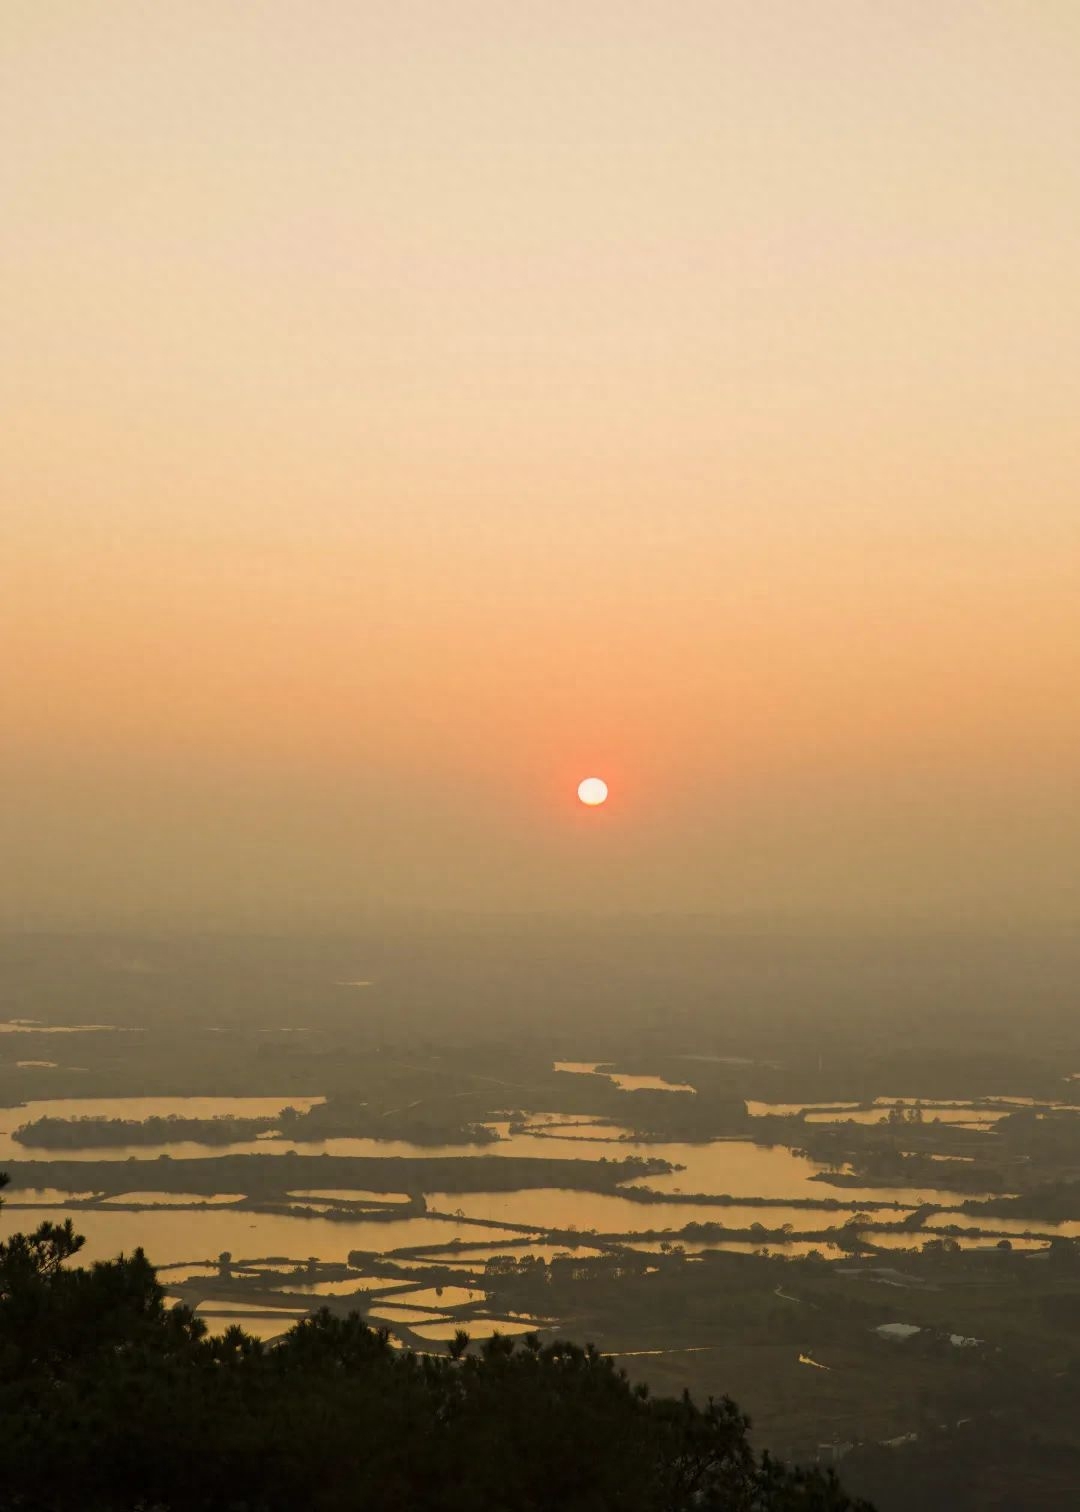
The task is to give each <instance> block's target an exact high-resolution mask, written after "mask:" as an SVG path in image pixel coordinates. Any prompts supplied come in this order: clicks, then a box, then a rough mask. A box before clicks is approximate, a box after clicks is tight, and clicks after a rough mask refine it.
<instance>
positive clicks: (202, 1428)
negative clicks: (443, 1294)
mask: <svg viewBox="0 0 1080 1512" xmlns="http://www.w3.org/2000/svg"><path fill="white" fill-rule="evenodd" d="M80 1244H81V1240H80V1239H79V1238H78V1237H77V1236H76V1235H75V1234H74V1232H73V1230H72V1227H71V1224H70V1222H68V1223H67V1224H65V1225H63V1226H58V1225H53V1224H43V1225H42V1226H41V1228H40V1229H39V1230H38V1231H37V1232H36V1233H35V1234H33V1235H30V1236H24V1235H15V1236H14V1237H13V1238H12V1239H10V1240H9V1241H8V1242H7V1243H6V1244H2V1245H0V1415H2V1432H3V1447H4V1452H3V1455H2V1457H0V1507H2V1508H4V1509H15V1508H24V1509H31V1508H33V1509H41V1512H60V1509H64V1512H67V1509H73V1508H79V1509H83V1512H121V1509H124V1512H188V1509H190V1512H195V1509H200V1512H211V1509H221V1512H279V1509H280V1512H286V1509H288V1512H295V1509H298V1508H304V1509H312V1512H391V1509H395V1512H397V1509H401V1512H405V1509H427V1508H430V1509H433V1512H435V1509H437V1512H466V1509H468V1512H517V1509H521V1512H547V1509H550V1512H556V1509H558V1512H607V1509H618V1512H682V1509H687V1512H689V1509H691V1508H693V1509H699V1512H719V1509H724V1512H845V1509H847V1512H854V1509H856V1507H863V1508H865V1507H866V1506H867V1504H866V1503H858V1504H856V1503H855V1502H853V1501H851V1500H850V1499H849V1498H848V1497H847V1496H845V1495H844V1493H843V1492H842V1490H841V1489H840V1487H839V1486H838V1485H837V1483H836V1481H835V1479H834V1478H833V1477H832V1476H831V1475H821V1474H819V1473H818V1472H816V1471H815V1472H801V1471H798V1470H794V1469H790V1468H788V1467H785V1466H782V1465H780V1464H777V1463H775V1462H772V1461H770V1460H769V1459H768V1458H767V1457H766V1458H764V1459H759V1458H757V1457H756V1456H755V1454H754V1452H753V1450H752V1449H751V1447H750V1445H749V1443H748V1441H747V1436H746V1430H747V1421H746V1419H745V1418H744V1417H743V1416H742V1415H741V1414H740V1412H739V1411H738V1409H737V1408H736V1406H735V1404H734V1403H733V1402H731V1401H730V1400H729V1399H727V1398H726V1397H725V1398H723V1399H722V1400H720V1401H710V1402H709V1403H708V1405H707V1406H705V1407H704V1408H699V1407H697V1406H695V1405H694V1403H693V1402H692V1401H691V1400H690V1398H689V1397H688V1396H685V1397H683V1399H682V1400H679V1401H676V1400H653V1399H650V1397H649V1396H648V1393H647V1391H646V1390H645V1389H644V1388H641V1387H636V1388H635V1387H632V1386H631V1385H630V1383H629V1381H628V1380H627V1378H626V1376H625V1374H624V1373H623V1372H622V1371H620V1370H618V1369H616V1368H615V1366H614V1365H613V1363H612V1362H611V1361H610V1360H609V1359H607V1358H605V1357H604V1356H601V1355H600V1354H598V1353H597V1352H596V1351H595V1350H594V1349H593V1348H592V1347H591V1346H590V1347H588V1348H586V1349H580V1348H578V1347H576V1346H575V1345H573V1344H568V1343H555V1344H551V1345H546V1346H542V1345H541V1344H540V1342H539V1340H538V1339H536V1338H535V1337H529V1338H526V1339H525V1341H524V1342H523V1343H522V1344H520V1345H519V1346H517V1347H515V1344H514V1343H513V1342H512V1341H511V1340H508V1339H502V1338H499V1337H498V1336H496V1337H495V1338H494V1339H492V1340H491V1341H490V1342H489V1343H488V1344H487V1345H485V1346H484V1348H483V1349H482V1350H481V1351H480V1353H479V1354H470V1353H469V1351H468V1345H467V1341H466V1340H465V1338H464V1336H460V1335H459V1338H458V1340H457V1341H456V1343H455V1346H454V1348H453V1350H452V1352H451V1356H417V1355H413V1354H411V1353H403V1352H400V1351H396V1350H394V1349H393V1348H392V1347H391V1346H390V1343H389V1340H388V1336H387V1333H386V1331H385V1330H383V1329H379V1330H376V1329H372V1328H369V1327H368V1326H367V1325H366V1324H365V1323H364V1322H363V1321H362V1320H361V1319H360V1317H359V1316H357V1315H356V1314H355V1313H353V1314H351V1315H350V1316H348V1317H347V1318H337V1317H333V1316H332V1315H331V1314H330V1313H329V1312H328V1311H325V1310H324V1311H322V1312H320V1313H318V1314H316V1315H315V1316H314V1317H312V1318H310V1319H306V1320H305V1321H304V1322H302V1323H300V1324H298V1325H297V1326H296V1327H294V1328H292V1329H291V1330H290V1332H289V1333H288V1334H287V1335H286V1336H285V1338H284V1339H283V1340H282V1341H281V1342H280V1343H279V1344H277V1345H275V1346H273V1347H266V1346H264V1345H262V1344H260V1343H259V1342H258V1341H257V1340H255V1339H252V1338H250V1337H248V1336H247V1335H245V1334H244V1333H243V1332H242V1331H241V1329H239V1328H231V1329H229V1330H228V1331H227V1332H226V1333H225V1334H223V1335H222V1336H220V1337H214V1338H211V1337H208V1336H207V1335H206V1332H205V1328H204V1325H203V1324H202V1323H201V1322H200V1321H199V1320H198V1319H196V1318H195V1317H194V1315H193V1314H192V1313H191V1312H190V1310H189V1309H187V1308H184V1307H174V1308H171V1309H168V1310H167V1309H165V1308H164V1307H163V1305H162V1295H163V1293H162V1289H161V1287H160V1286H159V1285H158V1283H157V1280H156V1277H155V1274H154V1270H153V1268H152V1266H151V1265H150V1264H149V1262H148V1261H147V1260H146V1258H145V1257H144V1255H143V1254H142V1252H141V1251H138V1250H137V1251H136V1252H135V1254H134V1255H132V1256H130V1257H128V1258H120V1259H118V1260H115V1261H110V1262H108V1263H105V1264H96V1265H93V1266H91V1267H90V1268H88V1269H80V1268H76V1267H73V1266H69V1265H66V1264H65V1261H67V1260H69V1259H70V1258H71V1256H72V1255H74V1254H75V1253H76V1252H77V1250H78V1247H79V1245H80Z"/></svg>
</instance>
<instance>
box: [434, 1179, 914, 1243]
mask: <svg viewBox="0 0 1080 1512" xmlns="http://www.w3.org/2000/svg"><path fill="white" fill-rule="evenodd" d="M428 1200H429V1203H430V1205H431V1206H432V1208H434V1209H436V1210H437V1211H439V1212H441V1213H458V1212H460V1213H463V1214H464V1215H465V1217H467V1218H481V1219H493V1220H495V1221H497V1222H501V1223H518V1224H522V1225H531V1226H533V1227H536V1228H543V1229H556V1230H562V1231H564V1232H569V1231H572V1230H577V1231H578V1232H579V1233H585V1232H588V1231H590V1230H595V1231H596V1232H597V1233H600V1234H633V1233H643V1232H647V1231H649V1230H657V1231H659V1230H665V1229H680V1228H683V1227H684V1226H685V1225H686V1224H688V1223H717V1224H721V1225H722V1226H723V1227H725V1228H736V1229H738V1228H750V1227H751V1225H753V1224H760V1225H761V1226H762V1227H764V1228H770V1229H777V1228H781V1227H782V1226H783V1225H784V1224H785V1223H790V1224H791V1225H792V1227H793V1228H794V1229H795V1230H796V1231H813V1230H815V1229H825V1228H834V1227H835V1228H838V1227H839V1226H840V1225H841V1224H842V1223H843V1222H844V1221H845V1219H846V1218H847V1217H848V1216H849V1214H848V1213H847V1212H846V1211H842V1210H841V1211H835V1210H829V1209H826V1208H799V1207H784V1206H782V1205H777V1206H774V1207H756V1206H749V1205H748V1206H741V1205H730V1206H728V1205H724V1206H716V1207H711V1206H707V1205H705V1204H704V1203H691V1202H664V1203H644V1202H633V1201H632V1200H631V1199H630V1198H629V1197H618V1196H614V1195H609V1194H607V1193H597V1192H572V1191H565V1190H562V1189H560V1188H551V1187H549V1188H543V1187H541V1188H538V1189H537V1190H535V1191H528V1192H468V1193H462V1192H433V1193H431V1195H430V1197H429V1199H428ZM906 1211H908V1210H907V1209H901V1210H900V1211H899V1212H897V1214H896V1216H897V1217H902V1216H903V1214H904V1212H906ZM890 1216H891V1215H890Z"/></svg>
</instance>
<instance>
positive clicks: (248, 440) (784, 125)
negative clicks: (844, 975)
mask: <svg viewBox="0 0 1080 1512" xmlns="http://www.w3.org/2000/svg"><path fill="white" fill-rule="evenodd" d="M1078 78H1080V7H1078V6H1077V5H1076V3H1075V0H1039V3H1037V4H1031V3H1020V0H997V3H993V0H982V3H972V0H944V3H943V0H888V3H880V4H878V3H869V0H859V3H854V0H708V3H704V0H701V3H699V0H678V3H675V4H672V3H670V0H668V3H650V4H645V3H639V0H618V3H616V0H578V3H569V0H545V3H536V0H500V3H494V0H476V3H466V0H423V3H421V0H319V3H318V4H312V3H310V0H258V3H252V4H229V3H222V0H158V3H154V4H147V3H145V0H139V3H133V0H5V3H4V5H3V15H2V18H0V141H2V142H3V146H2V148H0V158H2V182H0V203H2V206H3V209H2V234H0V308H2V311H3V323H2V328H0V330H2V341H0V414H2V416H3V422H2V423H3V432H2V439H0V500H2V503H0V509H2V520H3V537H2V539H3V547H2V570H3V578H4V583H3V588H2V592H0V658H2V663H0V671H2V689H0V704H2V708H0V810H2V825H0V850H2V854H3V858H4V864H3V867H2V868H0V921H3V920H9V921H12V922H17V923H18V922H38V921H42V920H48V919H50V918H56V919H106V918H110V919H111V918H117V919H119V918H131V919H136V918H139V917H144V916H145V917H147V918H149V917H155V918H157V917H177V918H184V917H189V916H193V915H196V916H199V917H200V918H206V919H213V920H219V921H224V922H228V921H231V920H243V921H246V922H263V921H266V922H270V921H278V920H281V919H287V918H290V917H293V918H296V919H298V920H300V919H303V921H305V922H311V921H318V920H320V919H326V920H328V921H329V920H333V921H334V922H342V921H347V920H348V918H349V917H350V916H352V915H354V914H355V913H356V912H358V911H361V910H364V909H368V908H379V907H382V906H384V905H389V906H393V907H400V906H406V907H417V906H418V907H436V908H438V907H443V906H451V907H467V908H481V909H486V908H504V907H505V908H514V909H517V908H526V909H554V910H563V909H572V910H576V909H608V908H646V909H658V908H659V909H673V910H679V909H694V910H714V909H715V910H718V911H724V912H728V911H744V910H748V911H762V910H764V911H767V912H777V913H788V912H795V913H800V912H816V911H836V912H840V913H856V914H866V915H868V916H883V915H884V916H889V915H895V914H900V915H908V914H930V915H934V914H944V915H946V916H950V917H951V916H970V915H975V916H977V917H993V918H1000V917H1004V918H1008V917H1010V916H1016V917H1020V916H1022V917H1024V918H1032V917H1035V918H1038V917H1040V916H1045V917H1047V918H1052V917H1057V916H1060V915H1063V914H1064V915H1068V914H1069V913H1075V910H1076V908H1077V907H1078V906H1080V877H1078V871H1077V856H1078V854H1080V806H1078V800H1077V795H1078V791H1080V786H1078V783H1080V488H1078V483H1080V276H1078V269H1080V167H1078V164H1080V153H1078V144H1080V89H1078V87H1077V79H1078ZM590 772H597V773H599V774H600V775H602V776H604V777H606V778H607V779H608V781H609V783H610V785H611V791H612V798H611V801H610V802H609V804H608V806H607V808H606V809H604V810H602V811H596V812H586V811H585V810H583V809H581V807H580V806H579V805H577V804H576V802H575V801H574V797H573V792H574V787H575V785H576V783H577V780H578V779H579V777H582V776H584V775H586V774H588V773H590Z"/></svg>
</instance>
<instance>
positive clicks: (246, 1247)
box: [0, 1204, 498, 1279]
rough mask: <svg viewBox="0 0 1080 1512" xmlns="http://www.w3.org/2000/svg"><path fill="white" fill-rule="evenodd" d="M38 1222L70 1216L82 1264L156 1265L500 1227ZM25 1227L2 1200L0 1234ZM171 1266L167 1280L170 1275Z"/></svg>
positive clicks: (236, 1214)
mask: <svg viewBox="0 0 1080 1512" xmlns="http://www.w3.org/2000/svg"><path fill="white" fill-rule="evenodd" d="M36 1211H37V1218H38V1221H39V1222H40V1221H44V1220H48V1221H50V1222H53V1223H63V1222H64V1221H65V1220H66V1219H68V1218H73V1219H74V1221H75V1227H76V1230H77V1232H79V1233H81V1234H84V1235H85V1236H86V1244H85V1246H84V1248H83V1249H82V1251H80V1259H81V1261H82V1262H83V1263H87V1262H90V1261H93V1260H108V1259H111V1258H112V1257H113V1256H115V1255H118V1254H119V1253H120V1252H121V1251H123V1252H124V1253H125V1254H130V1253H131V1252H132V1250H134V1249H137V1248H140V1247H142V1248H144V1249H145V1250H146V1252H147V1254H148V1255H150V1256H151V1257H152V1259H153V1261H154V1263H155V1264H157V1265H167V1264H168V1263H169V1262H170V1261H194V1260H198V1259H216V1257H217V1256H218V1255H219V1254H221V1253H222V1252H223V1251H224V1250H228V1251H230V1252H231V1253H232V1254H233V1255H234V1256H235V1257H236V1259H237V1260H241V1259H249V1260H254V1259H258V1258H261V1257H264V1256H282V1257H286V1258H288V1259H290V1260H293V1261H298V1260H306V1259H307V1257H308V1256H309V1255H316V1256H318V1258H319V1259H320V1260H333V1261H345V1260H347V1259H348V1257H349V1252H350V1250H363V1251H366V1252H368V1253H371V1254H385V1253H386V1252H387V1251H388V1250H392V1249H398V1248H402V1247H405V1246H418V1245H439V1244H448V1243H449V1242H450V1241H452V1240H454V1239H465V1240H468V1239H476V1240H485V1241H487V1242H491V1241H492V1240H494V1239H497V1238H498V1230H490V1229H489V1230H485V1229H484V1228H480V1227H477V1226H476V1225H474V1224H460V1223H455V1222H454V1221H453V1220H452V1219H440V1218H422V1217H419V1218H403V1219H397V1220H392V1221H390V1222H388V1223H378V1222H370V1221H367V1222H365V1221H364V1220H362V1219H357V1220H355V1221H345V1222H334V1221H332V1220H330V1219H328V1218H294V1217H290V1216H288V1215H284V1214H277V1213H274V1214H270V1213H248V1212H242V1211H235V1210H229V1209H218V1208H205V1209H202V1210H199V1211H192V1210H190V1209H189V1210H186V1211H182V1210H177V1211H175V1212H171V1211H168V1210H166V1209H159V1210H151V1211H142V1212H125V1211H122V1210H119V1211H118V1210H112V1209H108V1208H104V1207H102V1208H94V1209H92V1210H87V1211H83V1212H77V1213H71V1212H67V1211H65V1210H64V1209H62V1208H40V1209H38V1210H36ZM23 1227H25V1220H24V1217H23V1215H22V1214H20V1213H18V1212H17V1211H13V1210H11V1209H9V1208H8V1206H7V1205H6V1204H5V1205H4V1207H3V1208H2V1209H0V1238H7V1236H8V1235H9V1234H12V1233H14V1232H16V1231H17V1230H18V1229H20V1228H23ZM174 1278H175V1276H174V1273H173V1274H171V1275H170V1279H174Z"/></svg>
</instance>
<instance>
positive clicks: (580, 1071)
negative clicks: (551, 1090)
mask: <svg viewBox="0 0 1080 1512" xmlns="http://www.w3.org/2000/svg"><path fill="white" fill-rule="evenodd" d="M601 1064H602V1063H601V1062H599V1061H556V1062H555V1064H554V1066H553V1068H552V1069H553V1070H555V1071H566V1072H569V1073H571V1074H572V1075H579V1076H603V1077H605V1078H606V1079H607V1080H608V1081H610V1082H614V1083H615V1085H616V1086H617V1087H619V1088H620V1089H621V1090H622V1091H623V1092H693V1091H694V1088H693V1087H692V1086H691V1085H690V1084H689V1082H671V1081H666V1080H665V1079H664V1077H662V1076H632V1075H628V1074H627V1073H625V1072H622V1071H607V1070H603V1069H601Z"/></svg>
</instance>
